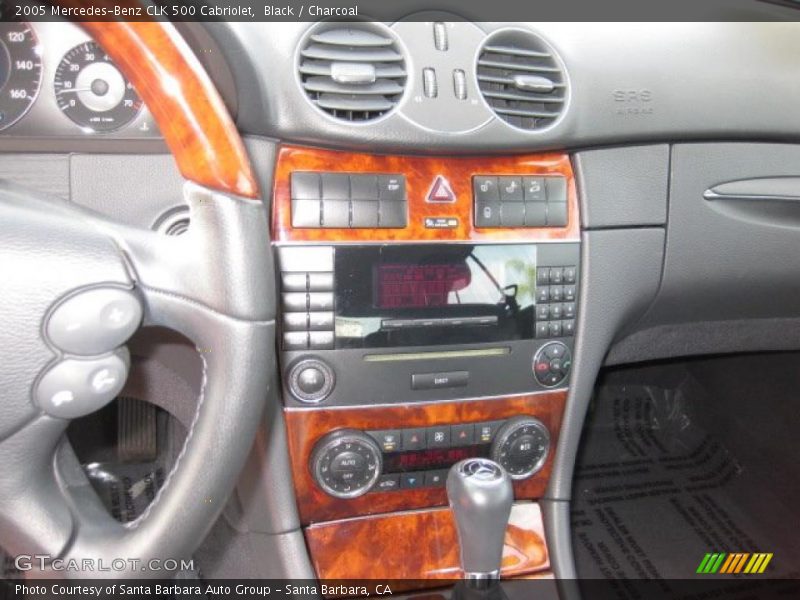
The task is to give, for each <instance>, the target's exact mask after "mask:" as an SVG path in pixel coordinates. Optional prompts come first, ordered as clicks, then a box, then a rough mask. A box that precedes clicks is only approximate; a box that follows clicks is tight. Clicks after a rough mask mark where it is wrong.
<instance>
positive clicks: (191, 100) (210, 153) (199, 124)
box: [60, 0, 258, 198]
mask: <svg viewBox="0 0 800 600" xmlns="http://www.w3.org/2000/svg"><path fill="white" fill-rule="evenodd" d="M60 4H63V5H64V6H72V7H79V6H82V5H83V4H85V3H84V2H83V1H82V0H62V1H61V2H60ZM81 26H82V27H83V28H84V29H85V30H86V31H87V32H88V33H89V34H90V35H91V36H92V37H94V38H95V40H97V42H98V43H99V44H100V45H101V46H102V47H103V49H104V50H105V51H106V52H107V53H108V55H109V56H110V57H111V58H112V59H113V61H114V64H115V65H116V66H117V67H119V69H120V71H122V73H123V74H124V75H125V77H127V78H128V80H129V81H130V82H131V83H132V84H133V86H134V87H135V88H136V91H137V92H138V94H139V96H140V97H141V98H142V100H143V101H144V103H145V104H146V105H147V107H148V109H149V110H150V112H151V113H152V114H153V118H154V119H155V121H156V123H157V124H158V128H159V130H160V131H161V133H162V135H163V136H164V140H165V141H166V143H167V146H169V149H170V150H171V151H172V154H173V156H174V157H175V161H176V162H177V164H178V169H179V170H180V172H181V174H182V175H183V176H184V177H185V178H186V179H189V180H190V181H194V182H195V183H198V184H200V185H203V186H205V187H208V188H211V189H214V190H218V191H221V192H225V193H229V194H235V195H237V196H242V197H245V198H257V197H258V187H257V185H256V181H255V177H254V176H253V173H252V170H251V168H250V161H249V159H248V157H247V153H246V152H245V149H244V145H243V144H242V140H241V137H240V136H239V132H238V131H237V129H236V126H235V125H234V123H233V120H232V119H231V117H230V115H229V114H228V110H227V108H226V107H225V104H224V103H223V101H222V98H221V97H220V95H219V93H218V92H217V90H216V88H215V87H214V84H213V83H212V82H211V79H210V78H209V77H208V74H207V73H206V72H205V70H204V69H203V66H202V65H201V64H200V62H199V61H198V60H197V57H196V56H195V55H194V54H193V53H192V51H191V49H190V48H189V46H188V45H187V44H186V42H185V41H184V40H183V38H182V37H181V36H180V34H178V32H177V31H176V29H175V27H174V26H173V25H172V24H170V23H167V22H122V21H107V22H92V21H86V22H81Z"/></svg>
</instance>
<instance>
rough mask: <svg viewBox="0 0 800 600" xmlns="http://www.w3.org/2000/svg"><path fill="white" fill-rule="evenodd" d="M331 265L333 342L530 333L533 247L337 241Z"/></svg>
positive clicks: (380, 344)
mask: <svg viewBox="0 0 800 600" xmlns="http://www.w3.org/2000/svg"><path fill="white" fill-rule="evenodd" d="M334 271H335V281H336V285H335V288H336V289H335V294H334V304H335V334H336V335H335V347H336V348H387V347H406V346H431V345H445V344H472V343H487V342H496V341H506V340H518V339H531V338H533V337H534V336H535V327H534V323H535V313H534V306H535V293H536V246H535V245H531V244H527V245H517V244H508V245H475V244H445V245H443V244H438V245H409V246H342V247H337V248H336V249H335V256H334Z"/></svg>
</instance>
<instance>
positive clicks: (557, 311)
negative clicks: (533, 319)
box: [550, 304, 562, 319]
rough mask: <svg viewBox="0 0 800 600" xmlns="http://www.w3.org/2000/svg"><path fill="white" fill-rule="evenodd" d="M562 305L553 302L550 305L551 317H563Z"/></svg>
mask: <svg viewBox="0 0 800 600" xmlns="http://www.w3.org/2000/svg"><path fill="white" fill-rule="evenodd" d="M561 313H562V310H561V305H560V304H551V305H550V318H551V319H560V318H561Z"/></svg>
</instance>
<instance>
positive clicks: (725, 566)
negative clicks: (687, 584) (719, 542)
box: [696, 552, 773, 575]
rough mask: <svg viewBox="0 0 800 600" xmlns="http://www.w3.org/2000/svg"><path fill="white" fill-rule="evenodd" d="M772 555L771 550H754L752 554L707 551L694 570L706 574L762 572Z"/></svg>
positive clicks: (750, 573)
mask: <svg viewBox="0 0 800 600" xmlns="http://www.w3.org/2000/svg"><path fill="white" fill-rule="evenodd" d="M772 556H773V554H772V553H771V552H769V553H767V552H756V553H754V554H750V553H749V552H733V553H731V554H727V553H725V552H713V553H712V552H709V553H708V554H706V555H705V556H704V557H703V560H702V561H700V566H699V567H697V571H696V572H697V573H702V574H708V575H713V574H714V573H720V574H728V575H731V574H736V573H746V574H749V575H752V574H757V573H763V572H764V571H765V570H766V568H767V565H768V564H769V563H770V561H771V560H772Z"/></svg>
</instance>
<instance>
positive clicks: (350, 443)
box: [310, 429, 383, 498]
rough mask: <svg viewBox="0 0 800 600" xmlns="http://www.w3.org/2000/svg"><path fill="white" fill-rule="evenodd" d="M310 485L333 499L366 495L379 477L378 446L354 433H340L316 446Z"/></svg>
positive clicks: (355, 431) (337, 432)
mask: <svg viewBox="0 0 800 600" xmlns="http://www.w3.org/2000/svg"><path fill="white" fill-rule="evenodd" d="M310 466H311V473H312V474H313V475H314V481H316V483H317V485H318V486H319V487H321V488H322V489H323V490H324V491H325V492H326V493H327V494H329V495H331V496H334V497H336V498H356V497H358V496H361V495H363V494H366V493H367V492H368V491H370V489H372V486H374V485H375V482H376V481H377V480H378V477H380V474H381V468H382V466H383V460H382V458H381V450H380V448H379V447H378V444H376V443H375V440H373V439H372V438H371V437H369V436H368V435H367V434H365V433H364V432H361V431H357V430H355V429H340V430H339V431H334V432H332V433H329V434H328V435H326V436H325V437H323V438H322V439H320V440H319V442H317V445H316V446H315V447H314V452H313V453H312V454H311V465H310Z"/></svg>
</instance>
